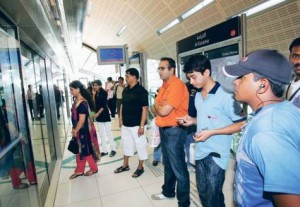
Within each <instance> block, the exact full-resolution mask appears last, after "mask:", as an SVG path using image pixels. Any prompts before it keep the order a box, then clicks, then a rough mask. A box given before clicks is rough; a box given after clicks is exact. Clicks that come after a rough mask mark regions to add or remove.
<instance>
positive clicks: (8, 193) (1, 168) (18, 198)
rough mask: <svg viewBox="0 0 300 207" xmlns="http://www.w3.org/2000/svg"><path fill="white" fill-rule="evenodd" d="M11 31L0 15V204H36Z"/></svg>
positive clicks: (16, 47)
mask: <svg viewBox="0 0 300 207" xmlns="http://www.w3.org/2000/svg"><path fill="white" fill-rule="evenodd" d="M15 31H16V29H15V28H14V27H13V26H10V24H9V23H7V22H4V20H3V19H2V16H0V45H1V48H0V63H1V64H0V189H1V191H0V206H7V207H10V206H38V203H39V201H38V199H37V194H36V191H35V190H32V189H35V188H36V184H37V178H36V172H35V167H34V162H33V157H32V151H31V140H30V137H29V136H28V127H27V124H26V121H25V120H26V114H25V113H24V106H25V103H26V101H25V98H24V97H25V94H24V90H23V88H22V81H21V77H20V70H19V68H20V63H19V59H20V58H19V57H20V48H19V42H18V41H17V40H16V35H15V34H16V33H15ZM17 192H18V193H17Z"/></svg>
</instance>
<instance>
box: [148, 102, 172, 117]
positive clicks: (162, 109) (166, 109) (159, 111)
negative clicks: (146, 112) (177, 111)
mask: <svg viewBox="0 0 300 207" xmlns="http://www.w3.org/2000/svg"><path fill="white" fill-rule="evenodd" d="M152 108H153V110H152V113H153V111H154V112H155V113H153V114H155V115H158V116H167V115H168V114H169V113H171V111H172V110H173V109H174V107H173V106H171V105H169V104H167V103H164V104H163V105H158V104H153V106H152Z"/></svg>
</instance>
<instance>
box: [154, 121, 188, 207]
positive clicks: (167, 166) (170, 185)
mask: <svg viewBox="0 0 300 207" xmlns="http://www.w3.org/2000/svg"><path fill="white" fill-rule="evenodd" d="M159 132H160V137H161V149H162V154H163V163H164V185H163V186H162V194H163V195H164V196H166V197H175V185H176V182H177V188H176V192H177V199H178V205H179V206H183V207H186V206H190V177H189V173H188V170H187V165H186V162H185V153H184V145H185V142H186V131H185V130H184V129H183V128H180V127H168V128H160V129H159Z"/></svg>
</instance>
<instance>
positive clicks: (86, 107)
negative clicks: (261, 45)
mask: <svg viewBox="0 0 300 207" xmlns="http://www.w3.org/2000/svg"><path fill="white" fill-rule="evenodd" d="M289 50H290V55H289V60H288V59H287V58H285V57H284V56H283V55H282V54H280V53H279V52H278V51H276V50H269V49H263V50H257V51H254V52H251V53H249V54H248V55H246V57H245V58H244V59H243V60H241V61H240V62H239V63H237V64H235V65H228V66H225V68H223V71H222V72H223V73H224V74H225V75H226V76H228V77H231V79H232V80H233V83H232V84H234V88H235V89H234V94H232V93H229V92H228V91H226V90H224V88H223V87H222V85H221V84H220V83H219V82H217V81H216V80H214V79H213V78H212V76H211V71H212V68H211V63H210V60H209V59H208V58H207V57H206V56H204V55H200V54H197V55H192V56H191V57H190V58H189V60H188V61H187V62H186V63H185V64H184V67H183V72H184V73H185V74H186V76H187V79H188V80H189V83H188V84H187V85H186V84H185V83H184V82H182V81H181V80H180V79H179V78H177V77H176V75H175V71H176V63H175V61H174V60H173V59H172V58H169V57H163V58H161V60H160V63H159V67H158V73H159V76H160V78H161V79H162V80H163V84H162V86H161V87H160V89H159V91H158V94H157V96H156V98H155V101H154V104H153V105H152V106H151V111H152V113H153V114H154V116H155V120H156V125H157V126H158V127H159V132H160V137H161V144H160V147H158V148H156V149H155V150H160V149H161V154H162V160H163V166H164V182H163V185H162V191H161V193H158V194H153V195H152V196H151V197H152V199H154V200H164V199H171V198H175V196H176V197H177V199H178V206H183V207H186V206H190V179H189V172H188V170H187V164H189V163H190V162H191V161H190V160H188V159H189V158H190V156H189V155H188V154H189V144H190V143H191V142H193V141H194V142H195V156H194V159H195V166H194V167H195V170H196V185H197V190H198V194H199V199H200V200H201V203H202V205H203V206H204V207H223V206H225V198H224V194H223V192H222V188H223V184H224V180H225V172H226V169H227V166H228V162H229V158H230V146H231V142H232V134H233V133H236V132H240V131H241V132H242V136H241V138H240V142H239V146H238V150H237V154H236V160H237V164H236V170H235V181H234V185H235V188H234V202H235V206H237V207H238V206H268V207H269V206H270V207H271V206H279V207H282V206H300V188H299V183H300V163H299V161H298V158H299V157H300V147H299V146H300V131H299V130H298V125H299V123H300V111H299V106H300V104H299V103H300V92H299V90H300V89H299V88H300V87H299V78H300V38H296V39H295V40H294V41H293V42H292V43H291V45H290V47H289ZM125 79H126V83H127V85H125V84H124V79H123V78H122V77H120V78H119V79H118V81H117V82H118V83H117V84H116V83H113V81H112V79H111V78H110V77H109V78H108V79H107V83H106V84H105V88H102V82H101V81H100V80H95V81H94V82H93V84H92V86H93V87H92V89H91V93H88V92H87V91H86V89H85V88H84V87H83V85H82V84H81V83H80V82H79V81H73V82H72V83H71V84H70V91H71V94H72V95H73V96H74V97H75V102H74V104H73V107H72V124H73V130H72V134H73V136H74V137H76V139H77V140H78V143H79V146H80V147H81V149H80V153H79V154H77V155H76V163H77V167H76V169H75V173H74V174H73V175H72V176H71V177H70V179H73V178H76V177H78V176H81V175H86V176H89V175H92V174H94V173H97V172H98V168H97V164H96V162H97V161H98V160H99V159H100V157H101V156H105V155H108V148H107V144H106V138H107V139H108V140H109V143H110V157H113V156H114V155H115V154H116V144H115V142H114V138H113V136H112V133H111V118H110V115H111V117H114V116H115V108H117V113H118V119H119V126H120V128H121V141H122V146H123V154H124V158H123V164H122V166H120V167H118V168H117V169H116V170H115V171H114V173H116V174H117V173H122V172H124V171H128V170H130V167H129V158H130V157H132V156H134V153H135V150H136V151H137V154H138V157H139V162H138V166H137V168H136V170H135V171H134V173H133V174H132V177H134V178H136V177H139V176H141V175H142V174H143V173H144V166H143V164H144V161H145V160H147V159H148V151H147V138H146V133H145V132H146V129H145V126H146V124H147V114H148V107H149V103H148V92H147V91H146V89H145V88H144V87H143V86H141V85H140V84H139V72H138V70H137V69H135V68H129V69H127V70H126V72H125ZM29 97H30V96H29ZM111 99H115V101H114V102H115V103H114V105H115V106H117V107H115V106H112V105H111V103H110V102H111V101H112V100H111ZM241 102H243V103H246V104H248V105H249V106H250V107H251V109H252V111H253V112H252V113H251V119H248V121H247V115H246V114H247V113H246V112H245V111H244V110H243V108H242V107H241ZM90 109H92V110H94V115H93V116H91V115H90ZM91 117H92V118H93V119H94V120H95V121H96V122H97V123H98V126H99V127H98V129H99V137H100V139H101V145H102V153H101V154H100V151H99V145H98V140H97V136H96V131H95V128H94V126H93V121H92V118H91ZM191 126H194V127H196V129H194V130H193V129H192V130H190V131H189V133H187V129H188V127H191ZM83 146H85V147H83ZM87 149H88V150H87ZM159 153H160V152H159ZM186 155H188V156H187V158H188V159H187V160H186ZM158 159H160V157H159V158H157V160H154V161H160V160H158ZM86 161H87V162H88V164H89V166H90V170H89V171H87V172H86V173H84V167H85V162H86ZM157 164H158V162H157V163H154V162H153V165H154V166H156V165H157Z"/></svg>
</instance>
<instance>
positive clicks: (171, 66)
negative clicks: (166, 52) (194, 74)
mask: <svg viewBox="0 0 300 207" xmlns="http://www.w3.org/2000/svg"><path fill="white" fill-rule="evenodd" d="M160 61H167V62H168V63H169V69H170V68H174V69H175V68H176V63H175V60H174V59H172V58H169V57H162V58H160ZM174 72H175V71H174Z"/></svg>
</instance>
